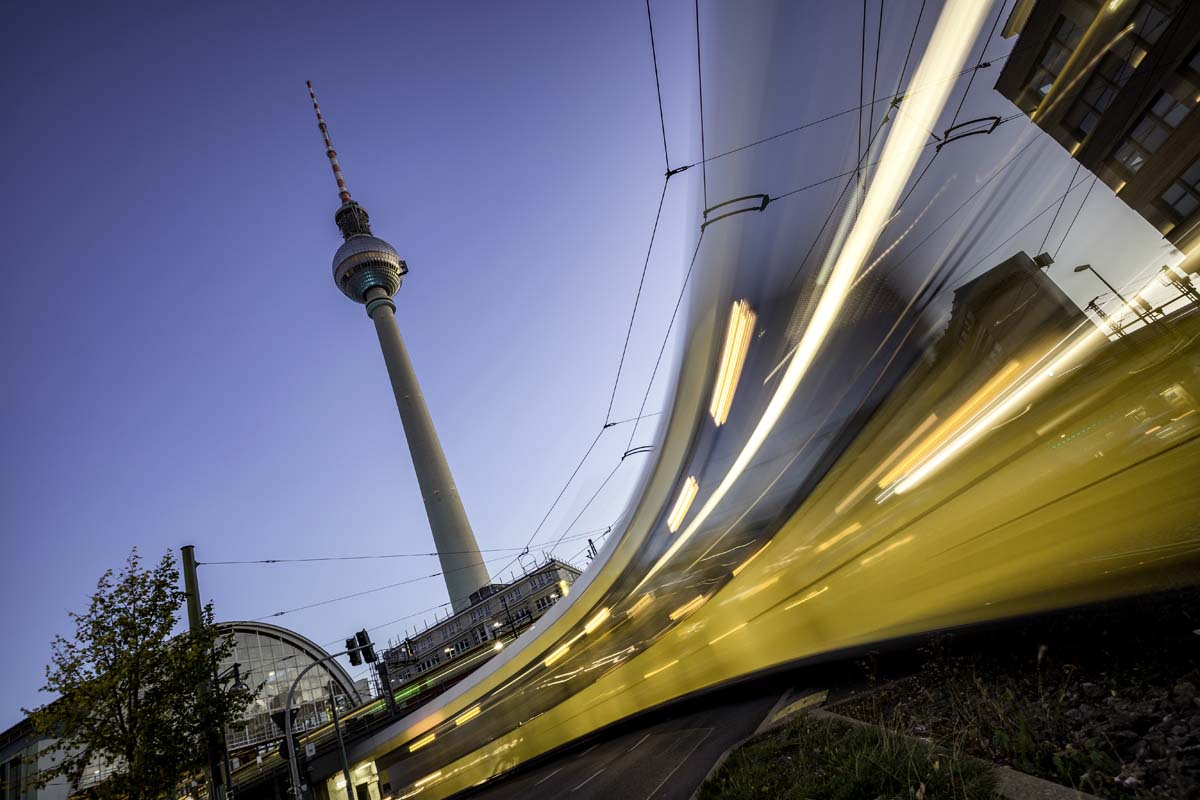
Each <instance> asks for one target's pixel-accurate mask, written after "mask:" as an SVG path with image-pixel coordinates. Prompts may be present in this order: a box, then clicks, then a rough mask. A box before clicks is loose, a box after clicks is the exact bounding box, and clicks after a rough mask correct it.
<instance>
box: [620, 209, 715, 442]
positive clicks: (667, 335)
mask: <svg viewBox="0 0 1200 800" xmlns="http://www.w3.org/2000/svg"><path fill="white" fill-rule="evenodd" d="M703 241H704V228H701V229H700V235H699V236H697V237H696V249H695V250H693V251H692V260H691V261H690V262H689V263H688V268H687V272H686V273H685V274H684V276H683V285H682V286H680V287H679V297H677V298H676V300H675V308H674V309H673V310H672V311H671V320H670V322H668V323H667V332H666V333H665V334H663V342H662V346H661V347H659V348H658V357H657V358H655V359H654V369H652V370H651V371H650V380H649V381H648V382H647V383H646V393H645V394H643V395H642V404H641V406H640V407H638V415H637V417H636V418H635V419H638V420H640V419H641V418H642V415H643V414H644V413H645V411H646V403H647V402H648V401H649V399H650V389H651V388H652V387H653V386H654V379H655V377H656V376H657V375H658V368H659V366H660V365H661V364H662V357H663V353H664V352H666V349H667V342H668V341H670V339H671V330H672V328H674V327H675V318H676V317H677V316H678V315H679V306H680V305H682V304H683V296H684V294H685V293H686V292H687V287H688V282H689V281H690V280H691V277H692V270H693V269H695V267H696V256H697V255H699V253H700V243H701V242H703ZM637 429H638V424H637V422H634V423H633V430H632V431H631V432H630V434H629V442H628V443H627V444H626V445H625V449H626V450H629V448H630V447H632V446H633V439H634V437H635V436H636V435H637Z"/></svg>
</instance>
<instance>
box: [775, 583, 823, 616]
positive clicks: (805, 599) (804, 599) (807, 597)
mask: <svg viewBox="0 0 1200 800" xmlns="http://www.w3.org/2000/svg"><path fill="white" fill-rule="evenodd" d="M828 591H829V587H828V586H822V587H821V588H820V589H817V590H816V591H815V592H809V593H808V594H806V595H804V597H801V598H800V599H799V600H797V601H796V602H794V603H792V604H791V605H788V606H784V607H783V610H784V611H790V610H792V609H793V608H795V607H796V606H800V605H804V604H805V603H807V602H808V601H809V600H812V599H813V598H814V597H816V596H818V595H822V594H825V593H826V592H828Z"/></svg>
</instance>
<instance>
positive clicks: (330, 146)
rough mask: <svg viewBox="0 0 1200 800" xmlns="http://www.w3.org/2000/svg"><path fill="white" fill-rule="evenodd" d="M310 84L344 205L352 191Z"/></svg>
mask: <svg viewBox="0 0 1200 800" xmlns="http://www.w3.org/2000/svg"><path fill="white" fill-rule="evenodd" d="M305 83H307V84H308V96H309V97H311V98H312V104H313V111H315V112H317V127H318V128H320V129H321V136H322V137H324V139H325V155H327V156H329V163H330V165H331V166H332V167H333V177H334V178H336V179H337V185H338V197H340V198H341V200H342V203H343V204H344V203H349V202H350V190H349V189H347V188H346V179H345V178H344V177H342V165H341V164H339V163H338V160H337V151H336V150H334V149H333V142H331V141H330V140H329V126H328V125H326V124H325V118H324V117H322V116H321V107H320V106H319V105H317V95H316V92H314V91H313V85H312V81H305Z"/></svg>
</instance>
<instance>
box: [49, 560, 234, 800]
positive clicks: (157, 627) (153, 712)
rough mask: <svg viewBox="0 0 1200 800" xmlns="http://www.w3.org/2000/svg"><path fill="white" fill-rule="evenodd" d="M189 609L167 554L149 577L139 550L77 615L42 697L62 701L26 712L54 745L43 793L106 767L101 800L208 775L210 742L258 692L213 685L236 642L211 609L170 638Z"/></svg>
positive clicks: (133, 797)
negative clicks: (49, 785) (205, 771)
mask: <svg viewBox="0 0 1200 800" xmlns="http://www.w3.org/2000/svg"><path fill="white" fill-rule="evenodd" d="M185 602H186V598H185V595H184V592H183V591H182V590H181V589H180V588H179V570H178V569H177V568H176V566H175V558H174V556H173V555H172V554H171V553H170V552H168V553H167V554H166V555H164V556H163V557H162V559H161V560H160V561H159V563H158V565H157V566H156V567H154V568H152V569H147V568H143V567H142V565H141V557H140V556H139V555H138V553H137V550H134V551H133V552H132V553H130V555H129V557H128V558H127V559H126V561H125V565H124V567H123V568H122V569H121V570H120V571H119V572H117V573H114V572H113V571H112V570H109V571H107V572H105V573H104V575H103V576H101V578H100V581H99V583H98V584H97V587H96V593H95V594H94V595H92V599H91V604H90V606H89V608H88V610H87V611H86V612H84V613H82V614H75V613H72V614H71V618H72V619H73V620H74V622H75V635H74V637H72V638H70V639H68V638H66V637H63V636H56V637H55V638H54V641H53V642H52V643H51V651H52V652H51V657H50V660H51V663H50V665H49V666H47V667H46V685H45V686H44V687H43V691H45V692H49V693H52V694H56V695H58V699H57V700H55V701H53V702H51V703H48V704H46V705H44V706H42V707H41V708H39V709H37V710H36V711H33V712H29V713H30V716H31V717H32V719H33V723H34V726H35V727H36V729H37V731H38V732H39V733H40V734H42V735H44V736H48V737H52V738H53V739H54V740H55V744H54V745H53V746H52V748H51V750H50V753H49V755H51V756H52V758H53V761H54V765H53V766H51V767H49V768H45V769H43V770H42V771H41V772H40V773H39V774H38V776H37V778H36V780H37V782H38V783H39V785H45V784H47V783H49V782H50V781H53V780H55V779H59V778H65V779H66V780H67V781H69V782H71V783H72V784H78V782H79V781H80V779H81V778H82V776H83V773H84V770H86V769H89V768H90V769H92V770H95V769H97V768H102V769H103V770H104V771H105V772H108V771H109V770H111V771H112V772H111V777H108V778H107V779H106V780H105V781H104V782H103V783H101V784H100V785H98V786H96V787H95V791H96V795H97V796H98V797H99V798H101V800H107V798H114V799H115V798H124V800H154V799H155V798H159V797H162V796H174V792H173V790H174V788H175V787H176V786H177V784H178V783H179V781H180V780H181V779H183V778H184V777H186V776H189V775H193V774H196V773H198V772H199V771H201V770H202V769H203V767H204V766H205V762H206V758H205V752H206V750H205V744H204V742H205V737H206V735H210V734H211V733H212V732H215V731H219V730H221V729H222V727H223V726H224V725H226V724H228V723H229V722H231V721H233V720H235V719H236V718H237V717H238V716H239V715H240V714H241V712H242V710H243V709H244V708H245V706H246V704H247V703H248V702H249V701H250V699H251V693H250V692H249V691H247V690H246V689H245V688H244V687H243V688H241V689H239V688H237V687H233V686H229V687H225V686H223V685H221V684H220V683H219V682H215V681H214V678H215V676H216V674H217V672H216V671H217V668H218V665H219V664H220V663H221V661H222V660H223V659H225V658H228V657H230V656H231V654H232V652H233V646H234V643H233V640H232V638H231V637H228V636H223V635H221V634H220V633H219V632H218V630H217V628H216V626H215V625H214V623H213V611H212V605H211V604H209V605H207V606H206V607H205V608H204V610H203V623H204V624H203V626H202V628H201V629H200V630H198V631H184V632H183V633H180V634H178V635H174V636H173V635H172V633H173V631H174V630H175V628H176V626H177V625H178V624H179V622H180V619H181V617H182V616H183V615H182V614H181V613H180V612H181V609H182V608H183V607H184V604H185Z"/></svg>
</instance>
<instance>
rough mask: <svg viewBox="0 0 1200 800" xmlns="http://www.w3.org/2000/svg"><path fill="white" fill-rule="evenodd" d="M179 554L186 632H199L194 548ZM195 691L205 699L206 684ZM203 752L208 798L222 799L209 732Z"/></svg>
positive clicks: (200, 619)
mask: <svg viewBox="0 0 1200 800" xmlns="http://www.w3.org/2000/svg"><path fill="white" fill-rule="evenodd" d="M179 554H180V557H181V558H182V560H183V592H184V595H185V596H186V598H187V614H188V630H189V631H199V630H201V629H202V628H203V627H204V618H203V615H202V606H201V605H200V581H199V579H198V578H197V577H196V547H195V545H190V544H185V545H184V546H183V547H181V548H179ZM197 691H198V692H199V694H200V697H201V698H202V699H203V698H207V697H208V693H209V686H208V684H207V683H202V684H200V686H198V687H197ZM204 751H205V755H206V756H207V762H208V764H207V766H206V767H205V770H204V782H205V787H206V790H207V792H208V796H209V797H210V798H223V797H224V796H225V791H224V790H225V786H224V784H223V783H222V782H221V779H220V776H221V766H220V762H219V761H218V760H217V753H216V735H215V734H214V732H213V731H211V730H207V731H205V732H204Z"/></svg>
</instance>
